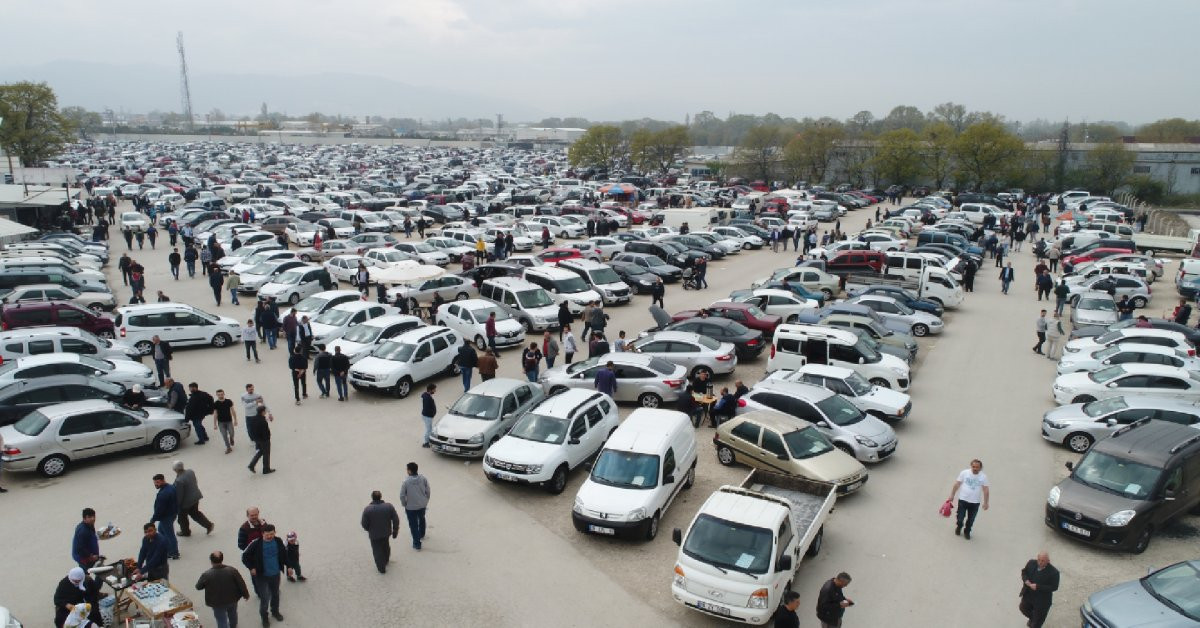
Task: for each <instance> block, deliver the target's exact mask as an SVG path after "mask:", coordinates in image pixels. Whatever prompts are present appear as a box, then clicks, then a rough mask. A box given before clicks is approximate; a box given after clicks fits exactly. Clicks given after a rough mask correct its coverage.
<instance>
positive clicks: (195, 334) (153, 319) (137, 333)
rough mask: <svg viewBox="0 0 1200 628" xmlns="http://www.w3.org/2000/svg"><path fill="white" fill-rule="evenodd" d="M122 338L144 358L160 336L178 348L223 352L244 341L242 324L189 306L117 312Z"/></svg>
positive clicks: (153, 306)
mask: <svg viewBox="0 0 1200 628" xmlns="http://www.w3.org/2000/svg"><path fill="white" fill-rule="evenodd" d="M114 324H115V325H116V327H117V333H118V336H119V337H120V338H121V339H122V340H124V341H125V342H128V343H130V344H132V345H133V347H134V348H135V349H137V350H138V352H139V353H141V354H142V355H150V351H151V349H153V344H152V343H151V339H152V338H153V337H154V336H158V337H159V338H161V339H162V340H166V341H167V342H170V343H171V344H172V345H173V346H175V347H185V346H194V345H211V346H213V347H217V348H221V347H227V346H229V345H230V344H232V343H233V342H236V341H239V340H241V339H242V324H241V322H240V321H237V320H234V319H232V318H229V317H227V316H217V315H215V314H209V313H208V312H205V311H204V310H201V309H200V308H197V307H193V306H191V305H187V304H185V303H143V304H140V305H125V306H122V307H119V308H117V318H116V320H115V321H114Z"/></svg>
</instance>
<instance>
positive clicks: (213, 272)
mask: <svg viewBox="0 0 1200 628" xmlns="http://www.w3.org/2000/svg"><path fill="white" fill-rule="evenodd" d="M224 285H225V275H224V274H223V273H222V272H221V267H220V266H217V265H216V264H213V265H212V267H211V268H209V269H208V286H209V287H210V288H212V292H213V299H216V301H217V307H221V290H222V288H223V287H224Z"/></svg>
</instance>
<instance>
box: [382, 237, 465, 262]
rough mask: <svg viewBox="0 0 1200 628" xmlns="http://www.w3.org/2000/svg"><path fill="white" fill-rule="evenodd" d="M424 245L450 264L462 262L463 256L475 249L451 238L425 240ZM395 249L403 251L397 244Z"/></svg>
mask: <svg viewBox="0 0 1200 628" xmlns="http://www.w3.org/2000/svg"><path fill="white" fill-rule="evenodd" d="M425 244H428V245H429V246H431V247H433V248H434V249H435V250H436V251H439V252H441V253H442V254H443V255H445V256H447V257H448V258H449V260H450V261H451V262H458V261H460V260H462V256H463V255H466V254H467V253H474V252H475V247H472V246H467V245H465V244H463V243H462V242H459V241H458V240H455V239H453V238H442V237H435V238H425ZM396 248H398V249H400V250H402V251H403V250H404V249H403V248H401V246H400V245H399V244H398V245H396Z"/></svg>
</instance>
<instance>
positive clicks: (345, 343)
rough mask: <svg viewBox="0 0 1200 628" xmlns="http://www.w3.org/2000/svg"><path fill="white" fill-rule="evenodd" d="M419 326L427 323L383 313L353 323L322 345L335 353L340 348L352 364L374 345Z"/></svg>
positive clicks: (408, 317) (367, 353) (410, 317)
mask: <svg viewBox="0 0 1200 628" xmlns="http://www.w3.org/2000/svg"><path fill="white" fill-rule="evenodd" d="M419 327H428V325H426V324H425V322H424V321H422V320H421V319H420V318H417V317H416V316H409V315H407V314H384V315H383V316H377V317H375V318H370V319H367V320H365V321H363V322H362V323H360V324H358V325H355V326H354V327H353V328H352V329H350V330H348V331H346V333H344V334H342V337H340V338H338V339H337V340H333V341H330V342H329V344H327V345H324V348H326V349H328V350H329V352H330V353H336V352H337V349H341V350H342V353H343V354H345V355H346V356H349V358H350V363H351V364H354V363H355V362H358V361H359V360H361V359H363V358H365V357H367V356H368V355H370V353H371V352H372V351H374V350H375V347H378V346H379V345H380V344H382V343H384V342H385V341H387V340H388V339H390V338H394V337H396V336H399V335H401V334H403V333H406V332H409V331H412V330H414V329H417V328H419Z"/></svg>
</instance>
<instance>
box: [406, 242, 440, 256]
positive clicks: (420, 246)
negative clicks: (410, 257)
mask: <svg viewBox="0 0 1200 628" xmlns="http://www.w3.org/2000/svg"><path fill="white" fill-rule="evenodd" d="M412 248H413V250H414V251H416V252H418V253H436V252H437V249H435V248H433V247H432V246H430V245H428V244H426V243H424V242H418V243H416V244H414V245H412Z"/></svg>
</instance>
